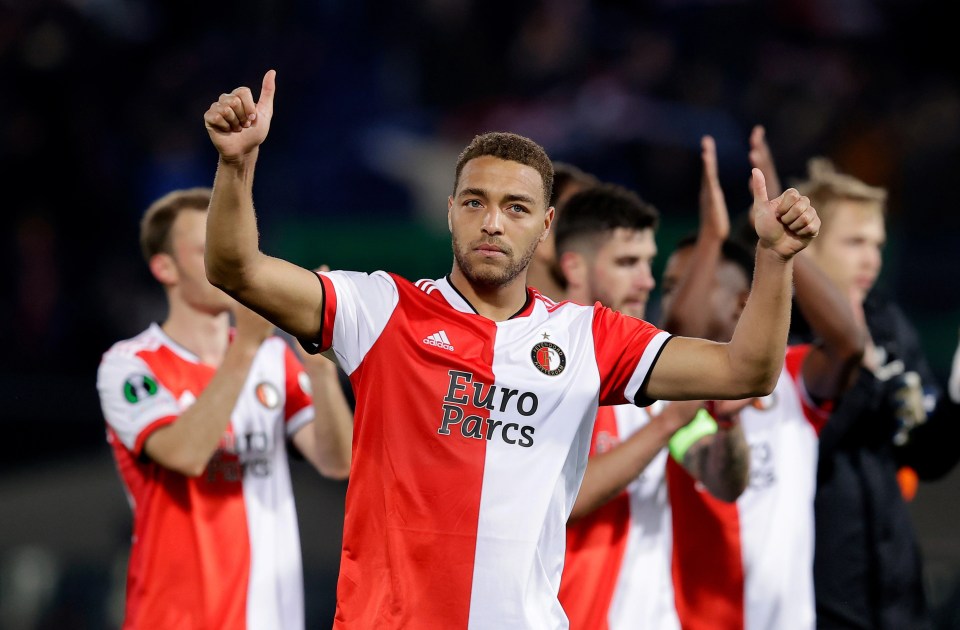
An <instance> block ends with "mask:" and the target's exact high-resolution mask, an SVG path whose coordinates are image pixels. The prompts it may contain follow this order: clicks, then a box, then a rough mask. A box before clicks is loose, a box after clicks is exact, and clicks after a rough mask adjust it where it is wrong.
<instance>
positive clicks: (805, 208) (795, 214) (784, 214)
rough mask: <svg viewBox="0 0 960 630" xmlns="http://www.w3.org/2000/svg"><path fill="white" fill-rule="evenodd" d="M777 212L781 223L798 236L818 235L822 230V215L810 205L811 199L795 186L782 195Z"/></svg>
mask: <svg viewBox="0 0 960 630" xmlns="http://www.w3.org/2000/svg"><path fill="white" fill-rule="evenodd" d="M776 212H777V216H778V217H779V219H780V223H782V224H783V226H784V227H785V228H787V229H788V230H790V231H791V232H793V233H794V234H796V235H798V236H816V235H817V234H818V233H819V232H820V217H819V216H817V211H816V210H814V208H813V206H811V205H810V199H809V198H807V197H806V196H803V195H801V194H800V193H799V192H797V190H796V189H794V188H789V189H787V191H786V192H784V193H783V194H782V195H781V196H780V203H779V205H778V207H777V211H776Z"/></svg>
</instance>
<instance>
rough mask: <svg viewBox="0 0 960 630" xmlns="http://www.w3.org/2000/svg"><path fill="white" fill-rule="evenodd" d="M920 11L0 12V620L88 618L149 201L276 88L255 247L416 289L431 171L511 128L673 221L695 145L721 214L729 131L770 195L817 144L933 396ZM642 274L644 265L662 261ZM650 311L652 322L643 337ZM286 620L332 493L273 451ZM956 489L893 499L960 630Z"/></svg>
mask: <svg viewBox="0 0 960 630" xmlns="http://www.w3.org/2000/svg"><path fill="white" fill-rule="evenodd" d="M948 7H949V3H946V2H933V1H930V0H926V1H924V0H874V1H870V0H769V1H766V2H760V1H756V0H654V1H648V2H636V1H634V2H630V1H627V0H601V1H593V2H590V1H587V0H553V1H550V2H547V1H546V0H543V1H539V2H535V1H528V0H514V1H512V2H506V1H504V0H486V1H482V2H481V1H479V0H420V1H412V0H400V1H395V2H389V3H387V2H376V1H371V0H367V1H364V0H352V1H343V0H315V1H312V2H307V1H305V0H300V1H269V0H238V1H236V2H233V3H228V4H224V3H206V2H186V1H184V0H167V1H165V2H160V1H159V0H0V77H2V87H0V181H2V182H3V184H4V185H3V189H2V190H3V196H4V203H3V207H4V215H5V216H6V217H7V218H6V220H5V221H6V225H7V228H6V229H4V230H2V232H0V257H2V267H3V270H4V273H3V275H2V280H0V304H2V305H3V306H2V309H0V341H2V343H0V352H2V361H0V366H2V375H0V392H2V417H0V430H2V431H3V433H4V434H5V435H7V436H8V437H10V438H12V439H9V440H7V441H6V444H7V445H8V446H9V447H10V448H6V449H4V453H5V455H4V457H3V458H0V515H2V517H0V628H15V629H20V628H24V629H31V630H32V629H35V628H60V629H65V628H113V627H116V624H117V622H118V620H119V618H120V615H121V614H122V603H123V590H122V585H123V577H124V571H125V568H126V566H125V561H126V557H125V554H126V551H127V548H128V545H129V542H128V539H129V532H130V514H129V509H128V507H127V505H126V500H125V498H124V495H123V492H122V489H121V485H120V482H119V480H118V479H117V476H116V474H115V472H114V469H113V463H112V460H111V459H110V453H109V450H108V448H107V445H106V442H105V440H104V428H103V420H102V417H101V415H100V410H99V403H98V400H97V396H96V391H95V387H94V384H95V373H96V368H97V364H98V362H99V359H100V355H101V353H102V352H103V351H104V350H105V349H106V348H108V347H109V346H110V344H112V343H113V342H114V341H116V340H119V339H121V338H125V337H129V336H132V335H133V334H136V333H137V332H139V331H140V330H142V329H143V328H144V327H145V326H146V325H147V324H148V323H149V322H150V321H159V320H162V319H163V317H164V314H165V313H164V301H163V294H162V291H161V289H160V287H159V286H158V285H156V283H155V282H154V281H153V280H152V278H151V277H150V276H149V274H148V271H147V269H146V266H145V265H144V264H143V262H142V260H141V258H140V255H139V250H138V245H137V222H138V220H139V217H140V215H141V213H142V212H143V210H144V209H145V207H146V206H147V205H148V204H149V203H150V201H152V200H153V199H154V198H156V197H157V196H159V195H161V194H163V193H165V192H167V191H168V190H170V189H172V188H177V187H183V186H193V185H209V184H210V183H211V182H212V177H213V173H214V169H215V166H216V152H215V150H214V149H213V147H212V146H211V145H210V143H209V141H208V139H207V135H206V132H205V131H204V129H203V124H202V114H203V112H204V111H205V109H206V108H207V106H208V105H209V104H210V102H212V101H214V100H216V98H217V96H218V95H219V94H220V93H221V92H224V91H230V90H231V89H233V88H234V87H236V86H239V85H249V86H251V87H254V88H255V93H256V92H257V91H258V89H259V84H260V79H261V77H262V76H263V73H264V72H265V71H266V70H267V69H269V68H275V69H277V71H278V77H277V83H278V86H277V101H276V115H275V118H274V123H273V128H272V130H271V134H270V137H269V139H268V141H267V143H266V145H265V146H264V148H263V151H262V152H261V159H260V164H259V169H258V173H257V182H256V186H255V199H256V203H257V206H258V211H259V214H260V224H261V233H262V237H263V248H264V249H265V250H266V251H268V252H269V253H272V254H275V255H279V256H283V257H287V258H289V259H291V260H293V261H295V262H298V263H300V264H302V265H304V266H311V267H315V266H317V265H320V264H328V265H330V266H331V267H334V268H349V269H357V270H363V271H371V270H374V269H378V268H385V269H389V270H392V271H397V272H400V273H402V274H404V275H406V276H407V277H410V278H412V279H415V278H420V277H438V276H440V275H442V274H444V273H446V271H448V270H449V267H450V259H451V256H450V246H449V236H448V235H447V232H446V222H445V220H444V215H445V211H446V205H445V202H446V196H447V194H449V192H450V189H451V187H452V184H453V165H454V162H455V160H456V156H457V154H458V153H459V151H460V150H461V148H462V147H463V146H464V145H465V144H466V143H467V142H469V140H470V139H471V138H472V137H473V135H475V134H476V133H480V132H483V131H488V130H507V131H514V132H517V133H521V134H524V135H527V136H530V137H532V138H533V139H535V140H537V141H538V142H540V143H541V144H542V145H543V146H544V147H545V148H546V149H547V151H548V153H549V154H550V155H551V157H553V158H554V159H557V160H563V161H567V162H571V163H574V164H576V165H578V166H580V167H581V168H583V169H585V170H587V171H590V172H592V173H594V174H596V175H597V176H599V177H601V178H602V179H605V180H612V181H616V182H618V183H621V184H624V185H627V186H630V187H632V188H634V189H635V190H637V191H638V192H639V193H640V194H641V195H642V196H643V197H645V198H646V199H647V200H649V201H650V202H652V203H653V204H654V205H655V206H657V207H658V208H659V209H660V211H661V213H662V215H663V221H662V222H663V227H662V230H661V232H660V235H659V237H658V238H659V242H660V250H661V252H662V255H661V258H660V261H661V264H662V261H663V260H664V259H665V258H666V254H668V253H669V252H670V250H671V249H672V244H673V242H675V241H676V240H677V239H678V238H679V237H680V236H682V235H684V234H686V233H687V232H689V231H690V230H692V229H693V228H694V227H695V225H696V203H697V191H698V186H699V178H700V158H699V141H700V137H701V136H702V135H703V134H705V133H709V134H712V135H713V136H714V137H715V138H716V140H717V143H718V152H719V159H720V167H721V179H722V181H723V183H724V185H725V188H726V192H727V196H728V201H729V204H730V208H731V211H733V212H735V213H739V212H740V211H741V210H744V209H746V207H747V205H748V203H749V196H748V192H747V178H748V175H749V167H748V163H747V137H748V134H749V132H750V129H751V127H752V126H753V125H755V124H763V125H765V126H766V128H767V137H768V139H769V141H770V143H771V145H772V147H773V149H774V152H775V155H776V157H777V160H778V166H779V168H780V172H781V175H782V176H783V177H784V179H785V180H786V182H787V183H789V182H790V180H791V179H793V178H797V177H800V176H802V175H803V173H804V169H805V162H806V160H807V159H808V158H810V157H812V156H814V155H826V156H829V157H831V158H833V159H834V161H835V162H836V163H837V164H838V165H839V166H840V168H841V169H843V170H846V171H848V172H851V173H853V174H855V175H857V176H859V177H861V178H862V179H864V180H866V181H867V182H869V183H873V184H877V185H884V186H887V187H888V188H889V190H890V193H891V201H890V211H889V220H888V231H889V244H888V247H887V251H886V254H885V268H884V272H883V274H882V277H881V284H882V286H883V288H884V289H885V290H887V291H889V292H890V293H892V294H893V295H895V296H896V298H897V299H898V300H899V301H900V302H901V304H902V305H903V307H904V309H905V310H906V311H907V313H908V314H909V315H910V316H911V318H912V319H913V321H914V323H915V324H916V325H917V327H918V328H919V330H920V332H921V335H922V340H923V344H924V347H925V348H926V350H927V352H928V356H929V358H930V361H931V363H932V365H933V367H934V370H935V371H936V373H937V374H938V376H940V377H941V379H945V378H946V375H947V373H948V370H949V362H950V358H951V356H952V353H953V350H954V348H955V347H956V344H957V335H958V324H960V292H958V290H957V288H958V286H960V248H958V246H957V237H958V236H960V213H958V211H957V201H956V199H957V193H956V190H957V187H956V181H957V177H958V175H960V72H958V70H960V67H958V66H960V55H957V54H956V51H955V43H954V39H955V35H954V33H953V30H952V25H953V24H954V21H953V20H952V19H951V18H949V16H948V13H949V11H948ZM657 271H659V267H658V269H657ZM656 313H657V309H656V302H655V301H654V304H653V312H652V313H651V314H650V315H651V319H654V320H655V319H656ZM293 468H294V482H295V484H296V492H297V499H298V509H299V511H300V520H301V531H302V537H303V548H304V557H305V572H306V581H307V592H308V611H307V612H308V622H309V624H310V627H328V626H329V623H330V620H331V619H332V614H333V613H332V611H333V602H334V588H335V583H336V571H337V562H338V553H339V542H340V527H341V519H342V509H343V508H342V498H343V491H344V489H345V484H343V483H339V482H329V481H324V480H322V479H320V478H319V477H318V476H317V475H316V474H314V473H313V472H311V471H310V470H307V469H306V468H305V467H304V466H303V465H302V463H300V462H294V464H293ZM958 488H960V476H958V474H957V473H955V474H953V475H951V476H950V477H948V478H947V479H945V480H943V481H940V482H937V483H934V484H929V485H923V486H921V488H920V491H919V494H918V496H917V498H916V499H915V500H914V501H913V503H912V505H911V507H912V510H913V512H914V515H915V517H916V523H917V528H918V530H919V533H920V537H921V542H922V545H923V550H924V553H925V555H926V557H927V573H928V583H929V587H930V594H931V599H932V600H933V603H934V605H935V606H936V607H937V609H938V614H939V616H940V620H941V623H942V624H944V625H943V627H944V628H947V627H960V617H958V615H960V613H958V612H957V611H958V605H957V603H956V601H954V600H956V599H958V595H957V591H956V583H957V576H958V574H960V537H958V536H957V535H956V534H955V533H954V531H955V524H956V523H958V522H960V521H958V517H960V514H958V507H957V506H958V502H957V501H956V497H957V492H958Z"/></svg>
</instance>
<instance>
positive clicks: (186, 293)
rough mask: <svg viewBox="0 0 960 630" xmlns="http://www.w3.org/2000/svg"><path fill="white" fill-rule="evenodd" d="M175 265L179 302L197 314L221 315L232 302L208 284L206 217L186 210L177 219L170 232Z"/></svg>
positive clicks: (205, 214)
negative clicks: (205, 259)
mask: <svg viewBox="0 0 960 630" xmlns="http://www.w3.org/2000/svg"><path fill="white" fill-rule="evenodd" d="M170 237H171V247H172V249H173V262H174V265H175V267H176V269H177V283H176V287H175V291H176V296H177V297H176V299H179V300H182V301H184V302H186V304H187V305H188V306H190V307H192V308H194V309H196V310H199V311H203V312H205V313H209V314H211V315H219V314H220V313H223V312H225V311H227V310H228V309H229V308H230V307H231V306H232V305H233V301H232V299H231V298H230V297H229V296H228V295H227V294H226V293H224V292H223V291H221V290H220V289H218V288H217V287H215V286H213V285H212V284H210V282H209V281H208V280H207V274H206V268H205V267H204V262H203V249H204V245H205V244H206V242H207V213H206V212H203V211H199V210H186V211H183V212H181V213H179V214H178V215H177V218H176V220H175V221H174V222H173V226H172V227H171V229H170Z"/></svg>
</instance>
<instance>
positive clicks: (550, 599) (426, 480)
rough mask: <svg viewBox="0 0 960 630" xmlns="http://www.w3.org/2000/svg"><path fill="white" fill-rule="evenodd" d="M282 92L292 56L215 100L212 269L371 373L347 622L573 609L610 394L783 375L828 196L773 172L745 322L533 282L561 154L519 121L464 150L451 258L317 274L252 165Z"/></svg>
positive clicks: (229, 285) (348, 549)
mask: <svg viewBox="0 0 960 630" xmlns="http://www.w3.org/2000/svg"><path fill="white" fill-rule="evenodd" d="M274 94H275V73H274V71H272V70H271V71H269V72H267V74H266V75H265V76H264V80H263V85H262V88H261V93H260V98H259V101H258V102H255V101H254V99H253V95H252V93H251V91H250V89H249V88H246V87H241V88H237V89H235V90H233V91H232V92H230V93H226V94H223V95H221V96H220V98H219V99H218V101H217V102H216V103H214V104H212V105H211V106H210V108H209V109H208V110H207V112H206V114H205V115H204V121H205V124H206V127H207V130H208V132H209V135H210V138H211V140H212V142H213V144H214V146H215V147H216V149H217V151H218V152H219V155H220V161H219V164H218V168H217V174H216V178H215V181H214V194H213V199H212V202H211V205H210V220H209V222H208V224H207V229H208V248H207V261H208V265H207V273H208V276H209V278H210V280H211V282H213V283H214V284H216V285H217V286H220V287H221V288H223V289H224V290H225V291H227V292H228V293H230V294H231V295H233V296H235V297H236V298H237V299H238V300H239V301H240V302H242V303H244V304H246V305H248V306H250V307H251V308H253V309H254V310H256V311H257V312H259V313H261V314H262V315H264V316H265V317H266V318H267V319H269V320H270V321H272V322H274V323H275V324H276V325H277V326H279V327H280V328H282V329H284V330H286V331H287V332H289V333H291V334H293V335H294V336H296V337H297V338H299V339H301V340H302V341H303V343H305V344H307V345H311V346H312V347H314V348H315V349H317V350H321V349H325V348H327V347H333V349H334V351H335V352H336V354H337V357H338V359H339V360H340V363H341V366H342V367H343V368H344V370H345V371H346V372H347V373H348V374H349V375H350V379H351V382H352V383H353V385H354V392H355V395H356V399H357V407H356V424H355V426H354V433H355V435H354V457H353V463H352V467H351V472H350V486H349V488H348V491H347V499H346V520H345V523H344V538H343V552H342V555H341V564H340V579H339V584H338V593H337V615H336V620H335V627H338V628H348V627H355V628H371V627H376V628H395V627H443V628H462V627H478V628H490V627H496V628H565V627H566V626H567V619H566V615H565V614H564V611H563V609H562V607H561V606H560V604H559V602H558V600H557V590H558V588H559V583H560V573H561V570H562V565H563V554H564V544H565V543H564V537H565V526H566V521H567V517H568V515H569V514H570V511H571V508H572V506H573V502H574V499H575V497H576V494H577V489H578V487H579V485H580V480H581V478H582V475H583V470H584V467H585V463H586V459H587V452H588V448H589V443H590V435H591V432H592V428H593V421H594V418H595V417H596V413H597V408H598V406H599V405H615V404H624V403H628V402H629V403H634V404H639V405H645V404H649V403H650V402H651V401H652V400H653V399H657V398H662V399H715V398H716V399H739V398H745V397H750V396H758V395H764V394H766V393H769V392H770V391H771V390H772V388H773V387H774V385H775V383H776V379H777V377H778V375H779V373H780V370H781V367H782V364H783V353H784V347H785V344H786V334H787V329H788V326H789V307H790V297H791V270H792V262H791V259H792V258H793V256H794V255H795V254H796V253H797V252H799V251H800V250H802V249H803V248H804V247H806V245H807V244H808V243H809V242H810V240H811V239H812V238H813V237H814V236H815V235H816V233H817V231H818V229H819V219H818V218H817V214H816V211H815V210H814V209H813V208H812V207H811V206H810V204H809V203H808V201H807V200H806V199H805V198H804V197H802V196H801V195H799V194H798V193H797V192H796V191H792V190H791V191H787V192H785V193H784V194H783V195H781V196H780V197H777V198H775V199H773V200H769V199H768V198H767V196H766V190H765V187H764V183H763V177H762V175H761V174H760V173H759V171H754V179H753V184H752V186H753V191H754V195H755V203H756V204H757V205H758V206H759V210H758V212H757V221H756V225H757V232H758V235H759V245H758V248H757V274H756V278H755V282H754V288H753V292H752V294H751V297H750V300H749V302H748V303H747V305H746V307H745V308H744V312H743V316H742V318H741V320H742V321H741V326H740V327H738V329H737V333H736V334H734V336H733V339H732V340H731V341H730V342H729V343H716V342H712V341H708V340H704V339H693V338H683V337H676V338H671V336H670V335H669V334H668V333H666V332H664V331H661V330H659V329H657V328H656V327H654V326H652V325H650V324H648V323H646V322H644V321H642V320H640V319H637V318H633V317H629V316H625V315H621V314H618V313H615V312H613V311H611V310H610V309H608V308H605V307H602V306H600V305H595V306H592V307H591V306H582V305H577V304H573V303H562V304H556V303H554V302H552V301H550V300H548V299H545V298H543V297H542V296H541V295H539V294H538V293H537V292H536V291H533V290H528V288H527V286H526V271H527V265H528V264H529V261H530V258H531V257H532V256H533V252H534V250H535V248H536V246H537V244H538V243H539V242H541V241H542V240H543V238H544V237H545V236H546V234H547V232H548V231H549V229H550V226H551V223H552V221H553V209H552V208H550V207H548V203H547V200H548V199H549V197H550V191H551V186H552V177H553V169H552V165H551V162H550V160H549V158H548V157H547V155H546V153H545V152H544V151H543V149H542V148H541V147H540V146H539V145H537V144H536V143H534V142H533V141H531V140H529V139H527V138H524V137H522V136H517V135H515V134H510V133H486V134H483V135H480V136H477V137H476V138H474V140H473V141H472V142H471V143H470V144H469V145H468V146H467V147H466V148H465V149H464V151H463V153H462V154H461V156H460V159H459V160H458V163H457V166H456V171H455V174H454V181H453V194H452V195H451V196H450V197H449V198H448V200H447V208H448V214H447V217H448V226H449V229H450V231H451V234H452V243H453V254H454V260H453V268H452V270H451V272H450V273H449V274H448V275H447V276H445V277H443V278H440V279H437V280H421V281H419V282H416V283H411V282H409V281H407V280H404V279H403V278H400V277H399V276H396V275H394V274H389V273H385V272H376V273H372V274H366V273H357V272H343V271H334V272H329V273H322V274H319V275H317V274H314V273H312V272H311V271H309V270H307V269H304V268H302V267H299V266H297V265H294V264H292V263H289V262H286V261H283V260H280V259H277V258H274V257H271V256H269V255H267V254H265V253H263V252H261V251H260V250H259V245H258V235H257V224H256V216H255V213H254V208H253V174H254V169H255V165H256V160H257V155H258V152H259V147H260V145H261V143H262V142H263V141H264V140H265V139H266V137H267V133H268V131H269V126H270V121H271V118H272V116H273V102H274ZM668 341H669V343H668Z"/></svg>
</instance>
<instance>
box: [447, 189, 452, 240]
mask: <svg viewBox="0 0 960 630" xmlns="http://www.w3.org/2000/svg"><path fill="white" fill-rule="evenodd" d="M452 212H453V195H450V196H449V197H447V229H448V230H450V233H451V234H453V219H452V218H451V217H450V213H452Z"/></svg>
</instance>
